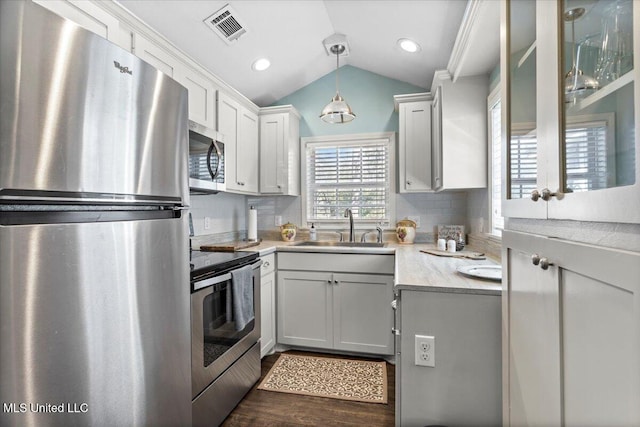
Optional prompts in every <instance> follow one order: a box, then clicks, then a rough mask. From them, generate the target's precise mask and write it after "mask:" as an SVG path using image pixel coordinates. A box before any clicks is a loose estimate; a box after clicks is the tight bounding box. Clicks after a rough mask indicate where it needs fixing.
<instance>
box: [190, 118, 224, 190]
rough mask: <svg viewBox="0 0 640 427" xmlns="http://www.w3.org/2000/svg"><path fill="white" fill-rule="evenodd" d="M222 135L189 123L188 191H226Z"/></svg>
mask: <svg viewBox="0 0 640 427" xmlns="http://www.w3.org/2000/svg"><path fill="white" fill-rule="evenodd" d="M224 166H225V165H224V141H223V140H222V135H221V134H220V133H218V132H216V131H215V130H213V129H209V128H207V127H205V126H202V125H200V124H198V123H195V122H192V121H189V190H190V191H191V193H195V194H198V193H217V192H219V191H224V190H226V184H225V170H224V169H225V168H224Z"/></svg>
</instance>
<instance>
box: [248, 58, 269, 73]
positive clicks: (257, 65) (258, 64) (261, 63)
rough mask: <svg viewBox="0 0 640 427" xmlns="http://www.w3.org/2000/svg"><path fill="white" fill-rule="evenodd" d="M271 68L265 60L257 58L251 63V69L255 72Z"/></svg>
mask: <svg viewBox="0 0 640 427" xmlns="http://www.w3.org/2000/svg"><path fill="white" fill-rule="evenodd" d="M270 66H271V62H270V61H269V60H268V59H267V58H259V59H256V60H255V61H253V64H251V68H252V69H253V70H255V71H264V70H266V69H267V68H269V67H270Z"/></svg>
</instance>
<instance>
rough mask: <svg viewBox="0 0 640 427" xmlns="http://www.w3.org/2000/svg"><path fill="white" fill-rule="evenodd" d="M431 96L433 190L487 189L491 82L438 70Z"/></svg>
mask: <svg viewBox="0 0 640 427" xmlns="http://www.w3.org/2000/svg"><path fill="white" fill-rule="evenodd" d="M431 93H432V94H433V113H432V117H433V121H432V124H431V129H432V140H431V144H432V163H431V164H432V171H433V188H434V190H458V189H468V188H484V187H486V186H487V113H486V111H487V95H488V93H489V79H488V78H487V76H485V75H482V76H473V77H459V78H458V79H457V80H456V81H455V83H454V82H453V79H452V78H451V75H450V74H449V73H448V72H447V71H436V73H435V75H434V78H433V85H432V87H431Z"/></svg>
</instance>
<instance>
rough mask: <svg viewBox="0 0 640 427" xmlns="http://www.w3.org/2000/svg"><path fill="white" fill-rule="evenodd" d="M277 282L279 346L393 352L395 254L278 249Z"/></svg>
mask: <svg viewBox="0 0 640 427" xmlns="http://www.w3.org/2000/svg"><path fill="white" fill-rule="evenodd" d="M385 267H386V270H385ZM358 270H360V271H362V270H365V271H370V272H378V273H379V272H385V273H387V274H363V273H346V272H345V271H358ZM277 281H278V290H277V295H278V303H277V318H278V322H277V323H278V344H285V345H291V346H301V347H309V348H321V349H331V350H341V351H350V352H358V353H367V354H378V355H393V354H394V342H393V335H392V333H391V332H392V331H391V330H392V328H393V310H392V308H391V301H392V300H393V255H368V254H367V255H359V254H348V255H347V254H328V253H279V254H278V280H277Z"/></svg>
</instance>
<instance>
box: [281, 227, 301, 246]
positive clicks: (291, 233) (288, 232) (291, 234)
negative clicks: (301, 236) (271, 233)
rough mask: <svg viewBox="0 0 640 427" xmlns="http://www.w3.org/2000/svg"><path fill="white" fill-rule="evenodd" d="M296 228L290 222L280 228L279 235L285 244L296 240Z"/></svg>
mask: <svg viewBox="0 0 640 427" xmlns="http://www.w3.org/2000/svg"><path fill="white" fill-rule="evenodd" d="M297 229H298V227H296V226H295V224H292V223H290V222H288V223H286V224H284V225H281V226H280V235H281V236H282V240H284V241H285V242H293V241H294V240H295V238H296V232H297Z"/></svg>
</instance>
